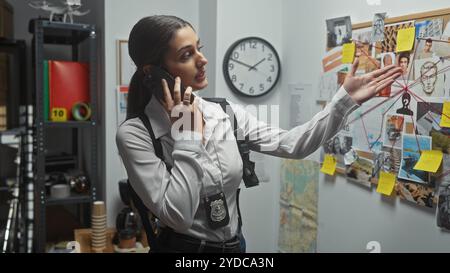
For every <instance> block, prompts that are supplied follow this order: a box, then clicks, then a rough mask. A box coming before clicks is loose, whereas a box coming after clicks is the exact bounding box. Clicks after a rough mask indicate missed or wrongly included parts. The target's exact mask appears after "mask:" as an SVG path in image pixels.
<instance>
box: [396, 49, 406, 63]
mask: <svg viewBox="0 0 450 273" xmlns="http://www.w3.org/2000/svg"><path fill="white" fill-rule="evenodd" d="M402 58H406V59H407V60H408V63H409V54H408V53H405V52H403V53H400V55H399V56H398V61H399V62H400V60H401V59H402Z"/></svg>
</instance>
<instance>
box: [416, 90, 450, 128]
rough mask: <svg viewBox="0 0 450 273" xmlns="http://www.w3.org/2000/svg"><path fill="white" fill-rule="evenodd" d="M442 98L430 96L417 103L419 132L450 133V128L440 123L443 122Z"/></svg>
mask: <svg viewBox="0 0 450 273" xmlns="http://www.w3.org/2000/svg"><path fill="white" fill-rule="evenodd" d="M442 102H443V100H442V98H428V99H427V101H426V102H422V101H419V102H418V103H417V122H416V124H417V132H418V134H420V135H423V136H431V133H432V132H439V133H441V134H444V135H450V128H445V127H442V128H441V126H440V125H439V124H440V123H441V117H442V108H443V103H442Z"/></svg>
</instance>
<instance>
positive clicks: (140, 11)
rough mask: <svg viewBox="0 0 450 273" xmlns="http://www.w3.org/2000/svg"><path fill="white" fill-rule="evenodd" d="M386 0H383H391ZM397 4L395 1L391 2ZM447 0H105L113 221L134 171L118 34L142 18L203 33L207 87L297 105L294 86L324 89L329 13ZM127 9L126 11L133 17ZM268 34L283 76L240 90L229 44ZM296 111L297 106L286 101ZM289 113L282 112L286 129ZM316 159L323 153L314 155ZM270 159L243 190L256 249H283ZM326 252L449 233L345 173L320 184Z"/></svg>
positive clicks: (364, 16)
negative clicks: (120, 141) (255, 183)
mask: <svg viewBox="0 0 450 273" xmlns="http://www.w3.org/2000/svg"><path fill="white" fill-rule="evenodd" d="M382 1H383V0H382ZM388 4H389V5H388ZM445 7H446V6H445V3H444V1H439V0H430V1H427V3H425V2H423V1H420V0H411V1H408V3H407V5H406V4H405V3H404V1H400V0H392V1H389V3H388V2H387V1H386V0H384V1H383V2H382V5H381V6H376V7H369V6H368V5H367V4H366V2H365V1H363V0H361V1H357V0H345V1H339V2H335V1H326V0H318V1H300V0H284V1H278V0H245V1H244V0H227V1H220V0H191V1H176V0H171V1H167V0H158V1H157V0H152V1H149V0H147V1H145V0H133V1H127V2H125V1H120V0H108V1H105V17H106V19H105V26H106V32H105V69H106V72H105V73H106V77H105V81H106V84H105V87H106V90H105V92H106V94H105V100H106V101H105V125H106V133H105V134H106V141H105V150H106V156H105V157H106V181H107V182H106V183H107V190H106V191H107V205H108V225H110V226H114V220H115V216H116V215H117V212H118V210H119V209H120V208H121V202H120V199H119V195H118V192H117V181H118V180H119V179H121V178H125V177H126V174H125V171H124V169H123V167H122V165H121V162H120V160H119V157H118V156H117V149H116V145H115V141H114V136H115V131H116V115H115V95H114V89H115V85H116V61H115V60H116V48H115V42H116V39H126V38H128V34H129V31H130V30H131V27H132V26H133V24H134V23H136V22H137V20H138V19H140V18H141V17H143V16H147V15H151V14H164V13H167V14H169V13H170V14H175V15H178V16H180V17H182V18H185V19H187V20H188V21H190V22H192V23H193V25H194V27H196V28H197V30H198V31H199V36H200V38H201V40H202V43H203V44H204V45H205V46H206V48H205V54H206V55H207V58H208V59H209V65H208V68H207V69H208V74H209V80H210V86H209V87H208V89H207V90H206V91H202V92H203V93H202V95H205V96H216V97H227V98H228V99H230V100H232V101H234V102H236V103H240V104H243V105H246V104H266V105H269V104H270V105H273V104H275V105H281V107H280V109H285V108H284V107H285V106H287V105H288V98H289V93H288V88H287V86H288V84H289V83H295V82H302V83H310V84H312V85H313V90H316V86H317V81H318V77H319V74H320V71H321V66H320V63H321V58H322V55H323V53H324V50H325V43H326V26H325V20H326V19H328V18H333V17H338V16H344V15H351V17H352V20H353V22H362V21H369V20H371V18H372V16H373V13H376V12H384V11H387V12H388V15H389V16H391V17H394V16H400V15H405V14H409V13H414V12H423V11H428V10H433V9H439V8H445ZM124 11H126V12H125V14H126V16H124V15H123V14H124ZM215 18H217V19H215ZM246 36H260V37H262V38H265V39H266V40H268V41H270V42H271V43H272V44H273V45H274V46H275V48H276V49H277V50H278V52H279V54H280V57H281V62H282V77H281V81H280V83H279V84H278V87H277V88H276V89H275V90H274V91H273V92H271V93H270V94H268V95H266V96H263V97H261V98H256V99H248V98H242V97H238V96H236V95H235V94H234V93H231V91H229V89H228V88H227V86H226V83H225V81H224V79H223V75H222V73H223V72H222V68H221V67H222V61H223V56H224V54H225V52H226V50H227V48H228V47H229V46H230V45H231V44H232V43H233V42H234V41H236V40H237V39H240V38H243V37H246ZM286 109H288V108H286ZM287 124H288V115H287V114H286V113H284V112H283V111H282V112H281V127H286V126H287ZM312 158H316V156H312ZM262 164H264V166H265V169H266V171H267V173H268V175H269V180H270V181H271V182H270V183H263V184H262V185H261V186H259V187H257V188H253V189H244V190H243V192H242V194H241V199H240V200H241V209H242V213H243V219H244V232H245V236H246V238H247V244H248V251H250V252H274V251H276V250H277V238H278V223H279V220H278V213H279V212H278V210H279V205H278V200H279V177H280V174H279V171H280V159H278V158H273V157H264V159H263V161H262ZM319 194H320V195H319V197H320V198H319V238H318V251H319V252H328V251H336V252H341V251H355V252H365V251H366V249H365V248H366V244H367V242H369V241H372V240H376V241H379V242H380V243H381V250H382V251H385V252H396V251H449V250H450V247H449V245H450V244H449V243H450V236H449V234H445V233H442V232H440V231H439V230H438V229H437V228H436V225H435V215H434V211H433V212H430V211H429V210H427V209H421V208H418V207H416V206H413V205H410V204H408V203H404V202H400V201H399V200H397V199H395V200H389V199H385V198H382V197H380V195H379V194H377V193H375V191H367V190H366V189H364V188H361V187H359V186H358V185H355V184H352V183H349V182H346V181H345V180H344V179H342V178H338V179H336V181H332V182H330V181H325V180H324V178H323V177H321V179H320V184H319Z"/></svg>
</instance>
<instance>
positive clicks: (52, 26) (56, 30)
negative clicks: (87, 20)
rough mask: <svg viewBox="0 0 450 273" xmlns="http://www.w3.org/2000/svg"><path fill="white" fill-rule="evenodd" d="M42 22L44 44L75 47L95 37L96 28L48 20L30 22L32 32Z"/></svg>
mask: <svg viewBox="0 0 450 273" xmlns="http://www.w3.org/2000/svg"><path fill="white" fill-rule="evenodd" d="M37 21H40V23H41V24H42V28H43V31H44V44H62V45H75V44H79V43H81V42H83V41H84V40H86V39H87V38H89V37H90V36H91V35H92V34H94V35H95V28H94V27H93V26H92V25H86V24H76V23H74V24H70V23H62V22H50V21H48V20H42V19H37V20H32V21H31V22H30V26H29V29H30V32H31V33H33V32H34V24H36V22H37Z"/></svg>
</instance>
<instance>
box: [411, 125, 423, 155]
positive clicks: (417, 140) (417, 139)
mask: <svg viewBox="0 0 450 273" xmlns="http://www.w3.org/2000/svg"><path fill="white" fill-rule="evenodd" d="M410 117H411V121H412V124H413V130H414V131H413V132H414V136H415V137H416V142H417V148H418V149H419V154H422V151H421V149H420V145H419V138H418V137H417V134H416V125H415V124H414V119H413V116H410Z"/></svg>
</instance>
